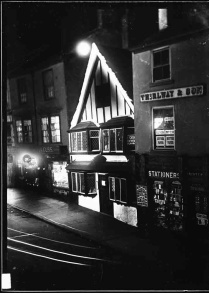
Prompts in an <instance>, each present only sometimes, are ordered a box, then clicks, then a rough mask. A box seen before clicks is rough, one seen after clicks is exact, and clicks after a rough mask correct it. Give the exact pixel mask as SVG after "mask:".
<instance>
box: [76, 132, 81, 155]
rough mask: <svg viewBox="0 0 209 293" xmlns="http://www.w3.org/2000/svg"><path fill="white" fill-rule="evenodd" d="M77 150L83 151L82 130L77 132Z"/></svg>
mask: <svg viewBox="0 0 209 293" xmlns="http://www.w3.org/2000/svg"><path fill="white" fill-rule="evenodd" d="M77 150H78V151H81V132H77Z"/></svg>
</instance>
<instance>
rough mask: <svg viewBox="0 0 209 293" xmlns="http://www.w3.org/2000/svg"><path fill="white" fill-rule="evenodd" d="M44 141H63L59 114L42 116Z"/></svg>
mask: <svg viewBox="0 0 209 293" xmlns="http://www.w3.org/2000/svg"><path fill="white" fill-rule="evenodd" d="M41 129H42V138H43V143H58V142H61V136H60V119H59V116H50V117H43V118H41Z"/></svg>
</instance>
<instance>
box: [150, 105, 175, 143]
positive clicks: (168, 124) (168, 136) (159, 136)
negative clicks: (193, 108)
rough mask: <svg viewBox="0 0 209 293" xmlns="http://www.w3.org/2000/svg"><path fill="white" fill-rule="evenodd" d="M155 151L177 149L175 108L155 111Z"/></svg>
mask: <svg viewBox="0 0 209 293" xmlns="http://www.w3.org/2000/svg"><path fill="white" fill-rule="evenodd" d="M153 132H154V133H153V138H154V149H174V148H175V128H174V110H173V107H167V108H157V109H153Z"/></svg>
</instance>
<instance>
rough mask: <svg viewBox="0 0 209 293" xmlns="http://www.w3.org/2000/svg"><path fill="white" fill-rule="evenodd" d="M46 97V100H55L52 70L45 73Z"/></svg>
mask: <svg viewBox="0 0 209 293" xmlns="http://www.w3.org/2000/svg"><path fill="white" fill-rule="evenodd" d="M43 82H44V95H45V99H46V100H49V99H53V98H54V97H55V95H54V78H53V71H52V69H49V70H46V71H44V72H43Z"/></svg>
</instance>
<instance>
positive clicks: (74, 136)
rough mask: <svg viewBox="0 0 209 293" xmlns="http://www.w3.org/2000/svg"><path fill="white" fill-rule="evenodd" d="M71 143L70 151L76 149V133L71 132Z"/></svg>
mask: <svg viewBox="0 0 209 293" xmlns="http://www.w3.org/2000/svg"><path fill="white" fill-rule="evenodd" d="M71 143H72V151H73V152H75V151H77V139H76V133H71Z"/></svg>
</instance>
